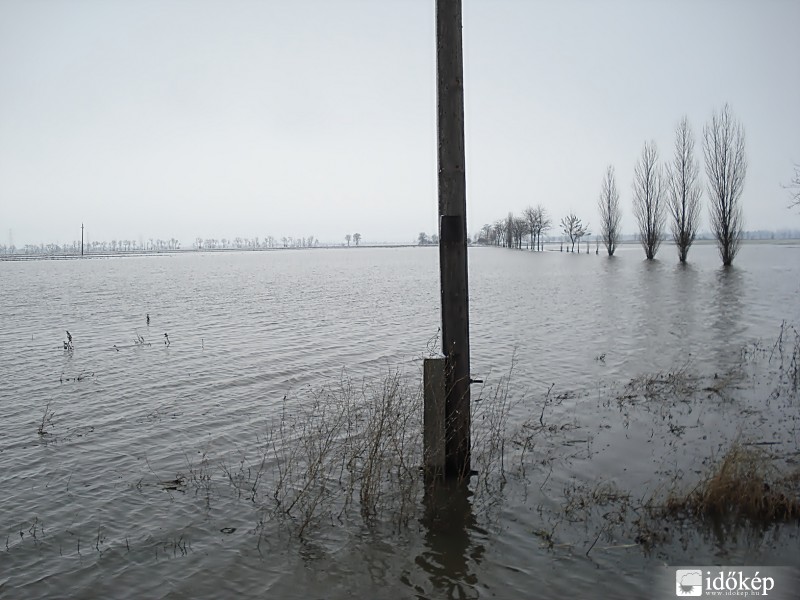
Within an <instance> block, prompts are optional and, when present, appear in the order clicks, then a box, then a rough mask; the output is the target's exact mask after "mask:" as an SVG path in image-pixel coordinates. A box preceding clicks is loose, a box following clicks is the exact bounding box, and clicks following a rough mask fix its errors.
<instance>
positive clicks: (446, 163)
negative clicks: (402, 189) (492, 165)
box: [436, 0, 470, 478]
mask: <svg viewBox="0 0 800 600" xmlns="http://www.w3.org/2000/svg"><path fill="white" fill-rule="evenodd" d="M463 62H464V61H463V53H462V48H461V0H436V99H437V129H438V147H439V152H438V161H439V274H440V278H441V293H442V353H443V354H444V356H445V393H446V400H445V477H447V478H456V477H465V476H468V475H469V473H470V394H469V386H470V370H469V310H468V308H469V298H468V293H467V290H468V286H467V194H466V187H467V184H466V178H465V174H464V173H465V171H464V82H463V72H464V66H463Z"/></svg>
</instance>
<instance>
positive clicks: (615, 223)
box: [597, 165, 622, 256]
mask: <svg viewBox="0 0 800 600" xmlns="http://www.w3.org/2000/svg"><path fill="white" fill-rule="evenodd" d="M597 205H598V208H599V209H600V235H601V236H602V238H603V243H604V244H605V246H606V250H608V255H609V256H614V251H615V250H616V249H617V243H618V242H619V235H620V231H619V227H620V221H621V220H622V211H621V209H620V207H619V192H618V191H617V179H616V176H615V175H614V167H613V166H612V165H608V169H606V176H605V177H604V178H603V187H602V188H601V190H600V198H599V200H598V202H597Z"/></svg>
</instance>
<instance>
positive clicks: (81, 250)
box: [81, 223, 83, 256]
mask: <svg viewBox="0 0 800 600" xmlns="http://www.w3.org/2000/svg"><path fill="white" fill-rule="evenodd" d="M81 256H83V223H81Z"/></svg>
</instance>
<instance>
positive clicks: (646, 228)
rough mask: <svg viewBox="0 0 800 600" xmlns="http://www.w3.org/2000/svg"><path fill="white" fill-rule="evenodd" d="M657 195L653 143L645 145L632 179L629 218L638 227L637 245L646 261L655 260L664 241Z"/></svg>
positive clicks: (658, 185) (661, 204)
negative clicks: (632, 219)
mask: <svg viewBox="0 0 800 600" xmlns="http://www.w3.org/2000/svg"><path fill="white" fill-rule="evenodd" d="M661 191H662V190H661V168H660V167H659V166H658V150H657V149H656V143H655V142H649V143H648V142H645V144H644V148H643V149H642V156H641V157H640V158H639V162H637V163H636V168H635V170H634V175H633V214H634V216H635V217H636V222H637V223H638V224H639V242H640V243H641V244H642V248H644V253H645V255H646V256H647V259H648V260H652V259H654V258H655V257H656V252H658V247H659V246H660V245H661V240H663V239H664V222H665V220H666V212H665V210H664V202H663V199H662V193H661Z"/></svg>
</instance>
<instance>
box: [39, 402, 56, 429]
mask: <svg viewBox="0 0 800 600" xmlns="http://www.w3.org/2000/svg"><path fill="white" fill-rule="evenodd" d="M55 416H56V413H54V412H53V411H52V410H50V403H49V402H48V403H47V406H45V407H44V410H43V411H42V420H41V422H40V423H39V428H38V429H37V430H36V433H38V434H39V436H41V437H44V436H46V435H50V433H49V432H48V431H47V430H48V429H49V428H50V427H51V426H52V425H53V417H55Z"/></svg>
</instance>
